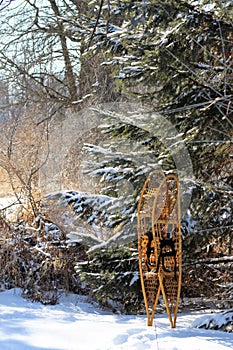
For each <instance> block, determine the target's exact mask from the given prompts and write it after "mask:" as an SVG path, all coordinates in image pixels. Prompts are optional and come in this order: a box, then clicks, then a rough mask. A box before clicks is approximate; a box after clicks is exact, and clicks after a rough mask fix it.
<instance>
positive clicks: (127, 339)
mask: <svg viewBox="0 0 233 350" xmlns="http://www.w3.org/2000/svg"><path fill="white" fill-rule="evenodd" d="M201 315H203V313H201V314H200V313H199V314H197V313H195V314H181V315H179V318H178V322H177V328H176V329H171V328H170V326H169V323H168V320H167V317H166V315H157V316H156V321H155V324H156V328H155V326H152V327H147V326H146V317H145V316H125V315H115V314H112V313H110V312H106V311H103V310H101V309H99V308H98V307H97V306H96V305H93V304H90V303H88V302H87V301H86V298H85V297H81V296H77V295H68V296H64V297H62V298H61V301H60V303H59V304H58V305H55V306H44V305H41V304H39V303H32V302H30V301H27V300H24V299H23V298H22V297H21V296H20V291H19V290H10V291H4V292H1V293H0V325H1V327H0V349H1V350H9V349H13V350H15V349H16V350H18V349H19V350H21V349H22V350H28V349H30V350H39V349H41V350H42V349H50V350H60V349H63V350H120V349H121V350H152V349H153V350H208V349H211V350H230V349H233V333H225V332H222V331H210V330H203V329H196V328H192V327H191V325H192V322H193V321H194V320H195V319H197V318H199V317H200V316H201Z"/></svg>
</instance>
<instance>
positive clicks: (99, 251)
mask: <svg viewBox="0 0 233 350" xmlns="http://www.w3.org/2000/svg"><path fill="white" fill-rule="evenodd" d="M0 6H1V7H0V28H1V38H0V75H1V83H0V90H1V95H0V117H1V121H0V122H1V141H0V142H1V147H0V180H1V189H0V193H1V196H2V197H4V198H5V197H7V198H8V197H11V198H12V197H13V202H12V201H11V202H10V204H9V205H7V206H6V207H5V208H4V209H2V210H1V216H0V220H1V226H0V229H1V237H0V240H1V248H0V249H1V258H0V260H1V261H0V265H1V270H0V271H1V272H0V280H1V284H2V288H11V287H21V288H22V289H23V294H24V295H25V296H26V297H29V298H31V299H33V300H39V301H41V302H43V303H56V302H57V301H58V300H59V296H60V294H61V293H63V292H64V291H74V292H77V293H86V294H89V295H90V297H91V298H94V299H95V300H97V301H98V302H99V303H100V304H101V305H103V306H105V307H108V308H109V307H110V308H112V309H114V310H117V311H119V310H120V311H121V312H127V313H137V312H142V311H143V302H142V295H141V291H140V281H139V275H138V263H137V220H136V218H137V203H138V198H139V194H140V191H141V189H142V186H143V183H144V181H145V179H146V177H147V176H148V174H149V173H150V171H152V170H153V169H158V168H159V169H162V170H163V171H164V172H166V173H168V172H173V173H175V174H177V175H179V179H180V181H181V184H182V189H183V192H182V200H183V201H184V203H185V204H184V210H183V213H182V214H183V217H182V234H183V251H184V254H183V284H182V297H183V298H184V299H185V298H194V297H202V298H206V299H208V298H209V299H211V302H212V303H213V302H214V303H215V306H220V307H222V306H224V307H229V306H232V300H233V284H232V271H233V269H232V265H233V256H232V249H233V247H232V245H233V244H232V242H233V234H232V232H233V231H232V227H233V225H232V217H233V190H232V185H233V176H232V174H233V161H232V157H233V146H232V136H233V128H232V126H233V118H232V112H233V105H232V96H233V95H232V79H233V65H232V62H233V61H232V41H233V36H232V33H233V31H232V19H233V9H232V2H231V1H227V0H226V1H211V2H210V1H204V0H203V1H202V0H200V1H185V0H184V1H175V0H174V1H169V0H166V1H160V0H151V1H132V0H124V1H115V0H113V1H104V0H100V1H95V0H93V1H91V2H88V1H78V0H59V1H58V0H57V1H55V0H45V1H37V0H23V1H17V0H14V1H4V0H3V1H1V2H0ZM161 125H162V127H161ZM166 125H169V127H170V128H166V127H165V126H166ZM168 140H169V141H168ZM177 164H182V166H181V167H180V166H179V165H178V166H177ZM12 207H13V208H17V211H16V210H14V215H11V216H9V210H10V209H12Z"/></svg>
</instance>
